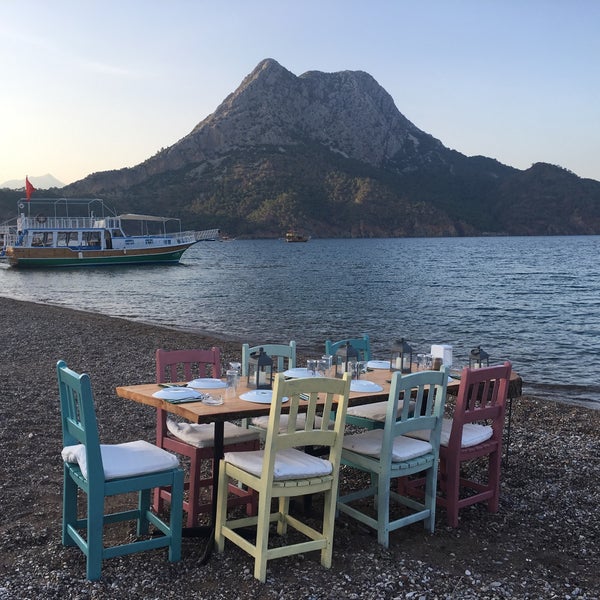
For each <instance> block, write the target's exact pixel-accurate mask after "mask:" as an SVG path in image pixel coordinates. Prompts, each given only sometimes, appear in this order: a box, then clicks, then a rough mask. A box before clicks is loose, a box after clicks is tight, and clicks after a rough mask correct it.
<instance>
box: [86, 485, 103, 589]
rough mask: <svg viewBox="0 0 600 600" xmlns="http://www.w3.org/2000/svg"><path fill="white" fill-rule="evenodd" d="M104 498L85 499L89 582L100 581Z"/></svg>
mask: <svg viewBox="0 0 600 600" xmlns="http://www.w3.org/2000/svg"><path fill="white" fill-rule="evenodd" d="M103 533H104V496H103V495H102V494H99V495H96V494H88V499H87V552H86V555H87V567H86V574H87V578H88V579H89V580H90V581H96V580H98V579H100V573H101V571H102V555H103V550H104V543H103Z"/></svg>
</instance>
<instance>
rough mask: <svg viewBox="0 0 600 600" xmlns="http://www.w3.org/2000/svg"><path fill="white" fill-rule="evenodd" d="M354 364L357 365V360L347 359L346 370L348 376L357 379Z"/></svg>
mask: <svg viewBox="0 0 600 600" xmlns="http://www.w3.org/2000/svg"><path fill="white" fill-rule="evenodd" d="M356 365H357V362H356V361H355V360H349V361H348V364H347V366H346V371H347V372H348V373H350V377H351V378H352V379H358V377H357V375H356Z"/></svg>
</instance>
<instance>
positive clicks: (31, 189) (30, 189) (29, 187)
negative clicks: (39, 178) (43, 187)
mask: <svg viewBox="0 0 600 600" xmlns="http://www.w3.org/2000/svg"><path fill="white" fill-rule="evenodd" d="M35 191H36V189H35V188H34V187H33V186H32V185H31V182H30V181H29V177H27V175H25V196H27V202H29V201H30V200H31V194H33V192H35Z"/></svg>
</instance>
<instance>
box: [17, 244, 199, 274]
mask: <svg viewBox="0 0 600 600" xmlns="http://www.w3.org/2000/svg"><path fill="white" fill-rule="evenodd" d="M192 245H193V243H190V244H180V245H176V246H169V247H168V248H139V249H135V248H124V249H120V250H71V249H68V248H22V247H17V246H12V247H8V248H7V249H6V258H7V260H8V264H9V265H10V266H12V267H17V268H31V267H34V268H38V267H83V266H88V267H99V266H103V265H136V264H152V263H158V264H169V263H178V262H179V260H180V259H181V256H182V255H183V253H184V252H185V251H186V250H187V249H188V248H189V247H190V246H192Z"/></svg>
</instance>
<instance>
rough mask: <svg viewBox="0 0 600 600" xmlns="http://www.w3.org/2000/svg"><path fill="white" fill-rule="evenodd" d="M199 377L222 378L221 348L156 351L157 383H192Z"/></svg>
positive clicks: (160, 349)
mask: <svg viewBox="0 0 600 600" xmlns="http://www.w3.org/2000/svg"><path fill="white" fill-rule="evenodd" d="M198 377H214V378H216V379H219V378H220V377H221V351H220V350H219V348H217V347H215V346H213V347H212V348H211V349H210V350H203V349H191V350H164V349H162V348H159V349H158V350H156V383H171V382H176V381H191V380H192V379H196V378H198Z"/></svg>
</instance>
